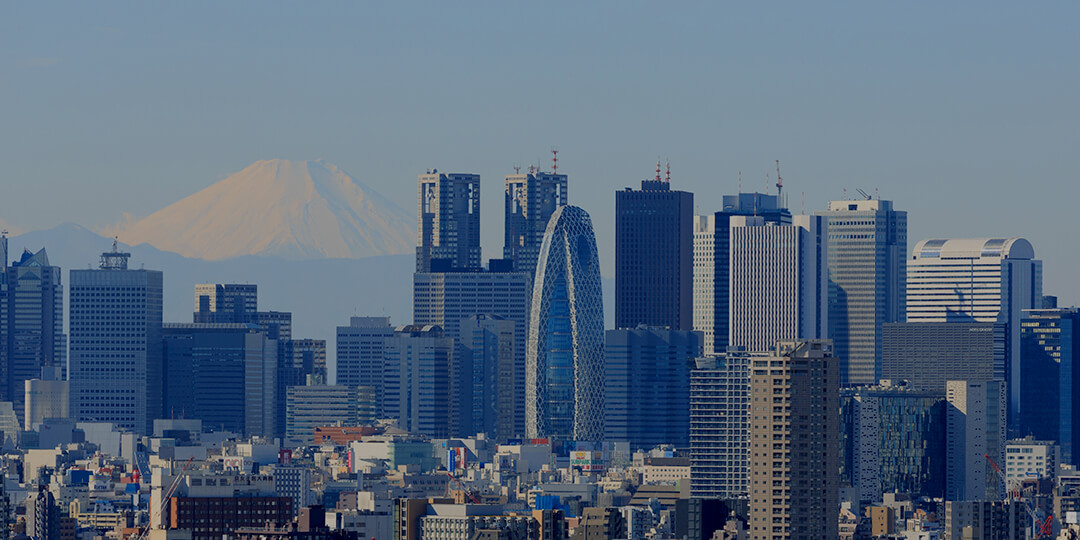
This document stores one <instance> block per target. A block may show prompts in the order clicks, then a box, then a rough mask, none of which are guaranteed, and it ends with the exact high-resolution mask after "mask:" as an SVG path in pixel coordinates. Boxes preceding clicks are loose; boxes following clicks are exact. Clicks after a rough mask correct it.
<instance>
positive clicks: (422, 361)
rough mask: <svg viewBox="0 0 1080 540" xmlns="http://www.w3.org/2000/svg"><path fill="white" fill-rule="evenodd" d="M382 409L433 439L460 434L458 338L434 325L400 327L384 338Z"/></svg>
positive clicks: (405, 428)
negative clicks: (455, 387) (455, 386)
mask: <svg viewBox="0 0 1080 540" xmlns="http://www.w3.org/2000/svg"><path fill="white" fill-rule="evenodd" d="M383 357H384V359H385V360H384V364H383V393H382V400H381V401H382V410H383V415H384V417H385V418H396V419H397V420H398V427H400V428H401V429H404V430H406V431H409V432H412V433H418V434H421V435H427V436H429V437H437V438H446V437H451V436H460V434H459V433H457V432H456V431H455V428H456V427H457V421H456V419H455V416H456V415H459V414H460V413H461V411H460V409H458V408H457V407H456V406H454V404H453V403H452V396H451V389H452V381H453V379H454V378H455V377H457V376H458V375H457V369H456V366H455V365H454V362H455V358H454V340H453V339H450V338H447V337H444V335H443V331H442V328H439V327H438V326H433V325H427V326H419V325H409V326H402V327H398V328H397V329H396V330H395V331H394V335H393V336H392V337H388V338H386V339H385V340H384V341H383Z"/></svg>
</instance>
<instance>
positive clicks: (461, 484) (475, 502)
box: [446, 471, 480, 504]
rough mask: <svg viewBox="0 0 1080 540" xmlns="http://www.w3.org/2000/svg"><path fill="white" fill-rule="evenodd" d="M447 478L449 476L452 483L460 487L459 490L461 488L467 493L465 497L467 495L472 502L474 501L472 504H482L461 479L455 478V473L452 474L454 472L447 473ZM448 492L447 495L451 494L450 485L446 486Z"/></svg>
mask: <svg viewBox="0 0 1080 540" xmlns="http://www.w3.org/2000/svg"><path fill="white" fill-rule="evenodd" d="M446 476H449V477H450V481H452V482H454V483H455V484H457V486H458V487H459V488H461V491H463V492H465V495H466V496H467V497H469V500H471V501H472V502H473V503H474V504H480V499H478V498H476V495H473V492H472V490H471V489H469V488H467V487H465V484H464V483H462V481H461V479H459V478H458V477H456V476H454V473H452V472H450V471H446ZM446 492H447V493H449V492H450V484H447V485H446Z"/></svg>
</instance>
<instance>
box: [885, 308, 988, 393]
mask: <svg viewBox="0 0 1080 540" xmlns="http://www.w3.org/2000/svg"><path fill="white" fill-rule="evenodd" d="M1007 340H1008V326H1007V325H1005V324H1001V323H912V322H908V323H886V324H885V326H884V327H883V329H882V355H881V377H882V379H888V380H890V381H893V382H899V381H907V382H908V387H909V388H912V389H915V390H919V391H927V392H937V393H939V394H944V392H945V383H946V382H947V381H950V380H954V381H957V380H962V381H970V382H983V381H991V380H995V379H1000V378H1001V376H1002V374H1003V373H1004V372H1005V369H1004V366H1005V348H1006V343H1007Z"/></svg>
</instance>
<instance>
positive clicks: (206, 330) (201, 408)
mask: <svg viewBox="0 0 1080 540" xmlns="http://www.w3.org/2000/svg"><path fill="white" fill-rule="evenodd" d="M162 339H163V345H162V349H163V352H164V355H163V356H164V359H165V362H164V365H165V380H164V394H163V396H164V404H165V410H164V414H163V416H164V417H166V418H177V417H179V418H195V419H199V420H202V422H203V424H204V425H205V426H207V427H210V428H214V429H222V430H228V431H233V432H236V433H241V434H244V435H246V436H256V435H257V436H262V437H274V436H277V435H280V433H278V426H277V411H278V409H279V408H280V407H279V402H281V401H284V399H285V397H284V395H283V394H279V390H280V388H279V387H278V384H277V382H278V381H277V376H278V356H277V355H278V344H277V341H275V340H273V339H270V338H269V337H268V335H267V331H266V330H265V329H263V328H260V327H258V326H256V325H253V324H239V323H166V324H164V325H163V328H162Z"/></svg>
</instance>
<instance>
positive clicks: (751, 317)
mask: <svg viewBox="0 0 1080 540" xmlns="http://www.w3.org/2000/svg"><path fill="white" fill-rule="evenodd" d="M730 219H731V255H730V257H731V259H730V265H729V267H730V269H731V271H730V275H729V277H728V279H729V283H730V287H729V290H730V291H731V303H730V307H729V317H728V318H729V321H730V323H729V324H730V330H729V333H728V337H729V339H728V345H729V346H732V347H744V348H745V350H747V351H750V352H765V351H769V350H771V349H773V348H775V347H776V342H777V341H780V340H791V339H819V338H824V337H825V334H826V330H827V327H828V302H827V298H828V296H827V295H828V267H827V264H828V263H827V261H828V239H827V236H826V232H827V226H826V223H827V221H826V219H825V218H823V217H820V216H794V218H793V219H792V223H791V225H784V224H777V223H766V222H765V220H764V218H762V217H758V216H732V217H731V218H730Z"/></svg>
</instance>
